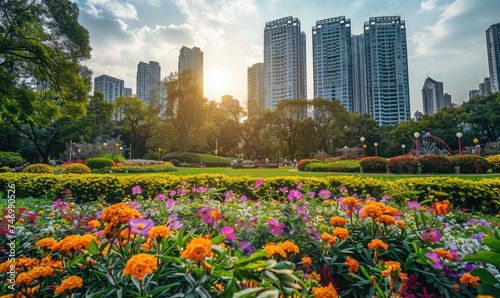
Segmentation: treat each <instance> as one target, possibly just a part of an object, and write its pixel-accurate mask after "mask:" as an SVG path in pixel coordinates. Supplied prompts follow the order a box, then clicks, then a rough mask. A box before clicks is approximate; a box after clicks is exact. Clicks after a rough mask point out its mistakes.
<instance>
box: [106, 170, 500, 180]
mask: <svg viewBox="0 0 500 298" xmlns="http://www.w3.org/2000/svg"><path fill="white" fill-rule="evenodd" d="M177 169H178V171H175V172H168V173H166V174H168V175H175V176H183V175H198V174H221V175H226V176H230V177H240V176H249V177H255V178H269V177H276V176H297V177H327V176H335V175H349V176H358V175H359V176H363V177H371V178H377V179H382V180H387V181H395V180H399V179H407V178H415V177H435V176H446V177H459V178H463V179H469V180H474V181H478V180H481V179H483V178H500V174H498V173H496V174H477V175H473V174H468V175H455V174H449V175H432V174H421V175H399V174H354V173H345V174H344V173H312V172H299V171H297V169H296V168H292V167H283V168H279V169H276V168H270V169H253V168H251V169H232V168H187V167H179V168H177ZM149 174H150V173H144V174H134V173H119V174H114V175H149Z"/></svg>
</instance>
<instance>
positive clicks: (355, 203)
mask: <svg viewBox="0 0 500 298" xmlns="http://www.w3.org/2000/svg"><path fill="white" fill-rule="evenodd" d="M342 205H347V207H348V208H349V210H351V211H352V209H353V208H354V207H356V206H358V205H359V202H358V200H356V198H355V197H346V198H344V199H343V200H342Z"/></svg>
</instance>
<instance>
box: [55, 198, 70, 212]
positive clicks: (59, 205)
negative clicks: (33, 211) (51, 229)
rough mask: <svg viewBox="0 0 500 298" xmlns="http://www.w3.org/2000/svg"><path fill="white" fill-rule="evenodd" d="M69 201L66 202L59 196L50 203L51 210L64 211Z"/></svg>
mask: <svg viewBox="0 0 500 298" xmlns="http://www.w3.org/2000/svg"><path fill="white" fill-rule="evenodd" d="M68 207H69V203H68V202H63V201H62V200H61V198H58V199H57V200H56V201H55V202H54V203H53V204H52V210H61V211H64V210H66V209H68Z"/></svg>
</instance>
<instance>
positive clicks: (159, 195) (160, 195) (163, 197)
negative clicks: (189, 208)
mask: <svg viewBox="0 0 500 298" xmlns="http://www.w3.org/2000/svg"><path fill="white" fill-rule="evenodd" d="M155 198H156V199H157V200H158V202H163V201H165V199H166V198H167V197H166V196H165V195H164V194H162V193H159V194H157V195H156V197H155Z"/></svg>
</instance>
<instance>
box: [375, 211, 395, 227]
mask: <svg viewBox="0 0 500 298" xmlns="http://www.w3.org/2000/svg"><path fill="white" fill-rule="evenodd" d="M377 221H378V222H380V223H384V224H386V225H388V226H392V225H393V224H395V223H396V218H394V216H392V215H385V214H382V215H381V216H379V217H377Z"/></svg>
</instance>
